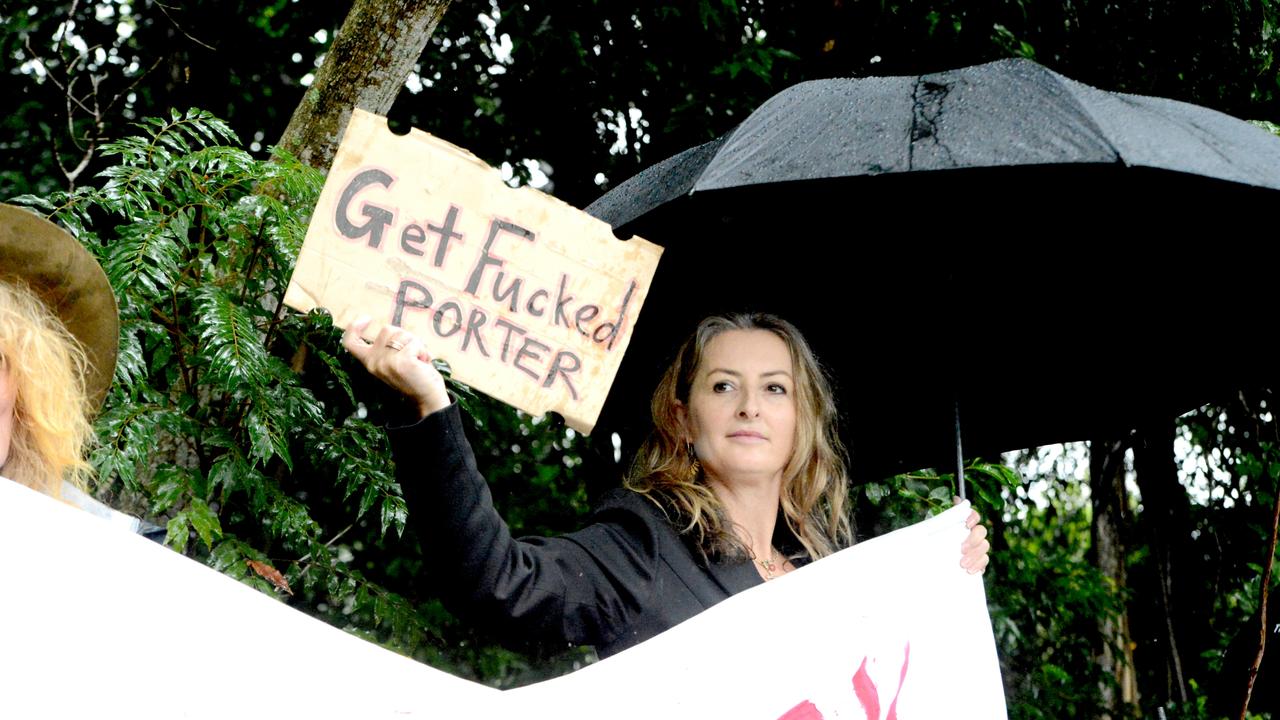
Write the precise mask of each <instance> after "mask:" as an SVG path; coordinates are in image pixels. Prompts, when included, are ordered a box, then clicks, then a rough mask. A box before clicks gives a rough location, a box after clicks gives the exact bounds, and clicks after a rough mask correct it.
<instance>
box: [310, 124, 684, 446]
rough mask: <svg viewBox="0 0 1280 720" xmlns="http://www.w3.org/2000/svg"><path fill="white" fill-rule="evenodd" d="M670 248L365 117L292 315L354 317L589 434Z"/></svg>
mask: <svg viewBox="0 0 1280 720" xmlns="http://www.w3.org/2000/svg"><path fill="white" fill-rule="evenodd" d="M661 254H662V248H660V247H658V246H657V245H654V244H653V243H650V242H648V241H646V240H642V239H640V238H631V239H629V240H625V241H622V240H618V239H617V238H615V237H614V235H613V231H612V230H611V229H610V227H609V226H608V225H607V224H605V223H603V222H601V221H599V220H597V219H595V218H593V217H591V216H590V215H587V214H586V213H584V212H582V211H580V210H578V209H576V208H574V207H571V206H569V205H567V204H565V203H563V202H561V201H559V200H556V199H555V198H552V197H550V196H548V195H545V194H543V193H541V192H538V191H537V190H534V189H532V188H519V189H514V188H511V187H508V186H507V184H506V183H504V182H503V181H502V178H501V176H500V175H499V174H498V171H496V170H494V169H493V168H491V167H489V166H488V165H486V164H484V163H483V162H481V161H480V160H478V159H477V158H475V157H474V156H473V155H471V154H470V153H468V152H467V151H465V150H463V149H461V148H459V147H456V146H454V145H450V144H449V143H446V142H444V141H442V140H439V139H438V138H435V137H432V136H431V135H428V134H427V133H424V132H421V131H419V130H414V131H412V132H410V133H409V134H408V135H404V136H400V135H396V134H394V133H392V132H391V131H390V130H388V128H387V123H386V118H383V117H380V116H378V115H373V114H371V113H367V112H364V111H361V110H356V111H355V112H353V113H352V115H351V121H350V123H349V124H348V125H347V130H346V134H345V135H344V137H343V140H342V145H341V147H339V149H338V154H337V157H336V158H335V159H334V162H333V167H332V168H331V169H330V170H329V177H328V180H327V181H326V182H325V186H324V190H323V191H322V192H321V194H320V201H319V202H318V203H317V205H316V210H315V214H314V215H313V216H312V218H311V225H310V227H309V228H308V229H307V237H306V241H305V242H304V244H303V246H302V251H301V253H300V254H299V256H298V265H297V267H296V268H295V269H294V272H293V278H292V279H291V280H290V282H289V288H288V291H287V292H286V294H285V303H286V304H287V305H289V306H290V307H293V308H295V309H297V310H301V311H303V312H306V311H309V310H312V309H313V308H317V307H323V308H327V309H328V310H329V312H331V313H332V314H333V320H334V324H335V325H338V326H339V327H343V328H345V327H347V326H348V325H349V324H350V323H351V321H352V320H354V319H355V318H356V317H357V316H359V315H369V316H371V317H372V318H373V319H374V321H373V324H372V325H371V326H370V328H369V330H368V331H367V333H368V336H369V337H373V335H374V334H376V333H377V332H378V329H379V328H380V327H381V326H382V325H384V324H388V323H389V324H392V325H398V326H400V327H403V328H405V329H407V330H410V331H412V332H414V333H415V334H417V335H418V336H419V337H421V338H422V339H423V342H424V343H425V344H426V346H427V348H428V350H429V352H430V353H431V355H432V356H433V357H438V358H442V359H444V360H446V361H448V363H449V365H450V367H451V369H452V372H453V377H454V378H455V379H457V380H459V381H460V382H463V383H466V384H467V385H470V386H471V387H474V388H476V389H478V390H481V391H483V392H485V393H487V394H489V395H491V396H493V397H495V398H498V399H499V400H502V401H503V402H506V403H508V404H510V405H514V406H515V407H518V408H520V409H521V410H525V411H527V412H530V413H534V414H541V413H544V412H547V411H548V410H554V411H556V412H558V413H560V414H561V415H563V416H564V418H565V420H566V422H568V424H569V425H570V426H571V427H573V428H574V429H576V430H579V431H581V432H583V433H589V432H590V431H591V429H592V428H593V427H594V426H595V422H596V418H598V417H599V415H600V409H601V407H603V405H604V399H605V397H606V396H607V395H608V393H609V387H610V385H612V384H613V379H614V376H615V375H617V372H618V365H619V364H620V363H621V362H622V356H623V353H625V352H626V349H627V345H628V343H629V342H630V339H631V331H632V329H633V328H634V327H635V323H636V321H637V319H638V318H639V315H640V308H641V306H642V305H643V304H644V300H645V297H646V296H647V295H648V293H649V284H650V281H651V280H652V279H653V273H654V271H655V270H656V269H657V265H658V259H659V257H660V256H661Z"/></svg>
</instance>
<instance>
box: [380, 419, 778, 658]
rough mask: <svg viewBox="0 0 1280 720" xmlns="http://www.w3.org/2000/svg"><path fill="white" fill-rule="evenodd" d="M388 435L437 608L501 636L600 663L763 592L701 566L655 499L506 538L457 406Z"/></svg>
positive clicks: (625, 494)
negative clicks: (437, 590)
mask: <svg viewBox="0 0 1280 720" xmlns="http://www.w3.org/2000/svg"><path fill="white" fill-rule="evenodd" d="M389 435H390V437H391V448H392V454H393V456H394V457H395V461H396V476H397V478H398V480H399V482H400V485H401V487H402V488H403V491H404V495H405V500H406V502H407V503H408V506H409V516H408V522H409V524H410V525H411V526H412V527H413V528H414V529H415V531H416V532H417V533H418V534H419V536H420V537H421V539H422V542H423V543H424V547H425V549H426V551H427V554H428V555H429V556H430V557H431V558H432V562H433V564H432V566H431V571H432V573H433V579H434V580H436V581H437V582H439V583H440V587H441V593H442V599H443V600H444V602H445V604H446V606H448V607H449V609H450V610H451V611H453V612H455V613H457V614H459V615H461V616H463V617H465V618H467V619H468V620H470V621H472V622H479V623H484V624H485V625H486V626H489V627H494V628H496V629H497V630H498V632H499V633H500V637H502V638H510V639H518V640H520V641H521V642H528V641H535V642H541V643H548V644H563V643H572V644H582V645H594V646H596V650H597V651H598V652H599V654H600V655H601V656H602V657H604V656H608V655H612V654H613V653H616V652H618V651H620V650H624V649H626V648H628V647H630V646H632V645H635V644H637V643H640V642H642V641H644V640H647V639H648V638H651V637H653V636H654V635H657V634H658V633H660V632H662V631H663V630H666V629H668V628H670V627H672V626H673V625H675V624H677V623H680V622H682V621H684V620H687V619H689V618H690V617H692V616H694V615H696V614H698V613H699V612H702V611H703V610H705V609H707V608H709V607H711V606H712V605H715V604H716V603H718V602H720V601H721V600H724V599H725V598H727V597H729V596H730V595H733V594H735V593H738V592H741V591H742V590H745V589H747V588H749V587H752V586H754V585H758V584H760V583H761V582H763V580H762V579H761V578H760V575H759V574H758V573H757V572H756V570H755V567H754V566H753V565H752V563H751V562H750V561H749V560H745V559H744V560H737V561H723V562H716V561H713V562H710V563H707V562H704V561H703V560H702V557H701V554H700V553H698V552H697V551H696V550H695V549H693V548H692V547H691V546H690V545H689V544H687V543H686V542H685V540H684V539H683V538H682V537H681V536H680V534H679V533H677V532H676V530H675V528H674V527H673V526H672V525H671V523H670V521H668V519H667V517H666V515H665V514H664V513H663V511H662V510H660V509H659V508H658V507H657V505H656V504H654V502H653V501H651V500H649V499H648V498H646V497H644V496H641V495H639V494H637V493H634V492H631V491H628V490H622V489H619V490H614V491H611V492H610V493H609V494H608V495H607V496H606V498H605V499H604V501H603V502H602V503H601V504H600V506H599V507H598V509H597V510H596V512H595V514H594V516H593V518H592V522H591V524H590V525H588V526H587V527H585V528H583V529H581V530H579V531H577V532H574V533H570V534H568V535H562V536H559V537H552V538H542V537H533V538H521V539H514V538H512V536H511V533H510V531H509V530H508V529H507V525H506V523H505V522H503V520H502V518H500V517H499V516H498V514H497V512H496V511H495V510H494V509H493V503H492V499H491V496H490V494H489V488H488V485H487V484H486V483H485V481H484V478H483V477H482V476H481V475H480V472H479V471H478V470H477V469H476V461H475V456H474V455H473V454H472V451H471V445H470V444H469V443H468V442H467V439H466V435H465V433H464V431H463V423H462V417H461V414H460V412H459V411H458V409H457V405H456V404H455V405H453V406H451V407H449V408H447V409H445V410H441V411H439V412H436V413H433V414H432V415H429V416H428V417H426V418H425V419H423V420H422V422H420V423H417V424H415V425H412V426H410V427H405V428H394V429H391V430H389ZM779 526H780V527H781V528H783V529H784V531H785V527H786V525H785V523H781V522H780V523H779ZM792 542H793V543H794V539H792ZM784 544H785V545H791V544H792V543H784ZM433 584H435V583H433Z"/></svg>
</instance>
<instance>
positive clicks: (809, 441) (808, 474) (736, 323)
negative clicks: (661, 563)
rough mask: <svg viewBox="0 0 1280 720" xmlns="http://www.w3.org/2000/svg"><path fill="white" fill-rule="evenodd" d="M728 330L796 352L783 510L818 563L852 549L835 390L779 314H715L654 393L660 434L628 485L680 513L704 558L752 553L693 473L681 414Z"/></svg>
mask: <svg viewBox="0 0 1280 720" xmlns="http://www.w3.org/2000/svg"><path fill="white" fill-rule="evenodd" d="M729 330H765V331H768V332H771V333H773V334H775V335H777V336H778V337H779V338H781V339H782V341H783V342H785V343H786V345H787V348H788V349H789V350H790V352H791V363H792V366H793V367H794V369H795V374H796V391H797V394H796V420H797V422H796V436H795V444H794V446H793V447H792V451H791V458H790V460H789V461H788V462H787V465H786V467H785V468H784V469H783V484H782V498H781V503H780V507H781V510H782V515H783V517H784V518H785V520H786V523H787V527H788V528H789V529H790V530H791V532H792V534H794V535H795V537H796V539H797V540H798V541H799V542H800V544H801V545H802V546H803V547H804V553H805V554H806V555H808V556H809V558H810V559H813V560H817V559H818V558H822V557H825V556H827V555H830V554H831V553H833V552H835V551H836V550H839V549H841V548H843V547H846V546H848V545H852V544H853V529H852V524H851V523H850V520H849V509H848V505H849V476H848V470H847V465H848V462H847V456H848V454H847V452H846V451H845V448H844V444H843V443H842V442H841V441H840V436H839V434H838V432H837V429H836V417H837V415H836V406H835V399H834V397H833V394H832V391H831V384H830V382H829V381H828V380H827V377H826V374H825V373H824V372H823V370H822V366H821V365H820V364H819V363H818V359H817V357H816V356H815V355H814V354H813V351H812V350H811V349H810V348H809V344H808V343H807V342H806V341H805V339H804V337H803V336H802V335H801V334H800V331H799V330H797V329H796V327H795V326H794V325H792V324H791V323H789V322H787V321H786V320H783V319H782V318H779V317H777V316H774V315H768V314H764V313H741V314H731V315H714V316H711V317H708V318H706V319H705V320H703V321H702V322H701V323H699V324H698V327H697V329H696V330H694V332H693V334H692V335H691V336H690V337H689V339H688V340H686V341H685V343H684V344H683V345H682V346H681V347H680V350H679V352H678V353H677V354H676V359H675V361H674V362H673V363H672V364H671V366H670V367H668V368H667V371H666V373H664V374H663V376H662V380H661V381H660V382H659V383H658V387H657V389H656V390H655V391H654V394H653V400H652V403H651V410H652V413H653V432H652V433H651V434H650V436H649V438H648V439H647V440H646V441H645V443H644V445H642V446H641V447H640V450H639V452H637V453H636V458H635V461H634V462H633V464H632V466H631V471H630V473H629V474H628V477H627V481H626V486H627V487H628V488H630V489H631V490H634V491H636V492H638V493H641V494H642V495H646V496H647V497H649V498H650V499H652V500H654V502H656V503H657V504H658V505H659V507H662V508H663V509H664V510H665V511H667V513H668V515H669V516H670V515H673V514H674V516H675V517H676V518H677V520H676V522H677V523H678V524H681V525H683V526H684V527H683V530H682V531H683V532H685V533H687V534H691V535H692V536H693V537H694V539H695V541H696V543H697V545H698V547H700V548H701V549H702V551H703V553H704V554H705V555H707V556H713V557H714V556H730V557H736V556H741V555H749V554H750V550H749V549H748V548H747V547H746V546H745V545H744V544H743V543H742V541H741V540H740V539H738V537H737V534H736V533H734V532H733V529H732V527H731V526H730V524H729V521H728V519H727V517H726V514H725V509H724V505H723V503H721V502H720V499H719V498H718V497H717V496H716V494H715V492H713V491H712V489H711V487H710V486H708V485H707V484H706V482H705V479H704V478H703V476H702V474H701V473H697V472H694V458H693V456H692V455H691V453H690V452H689V449H688V447H687V443H686V441H685V437H684V433H683V432H682V430H681V423H680V419H679V414H678V410H677V408H678V407H679V406H680V405H684V404H687V403H688V402H689V388H690V387H691V385H692V384H693V380H694V378H695V377H696V375H697V372H698V366H699V364H700V363H701V362H702V357H703V354H704V353H705V351H706V348H707V346H708V345H709V344H710V342H711V340H712V339H713V338H714V337H716V336H717V335H719V334H721V333H723V332H726V331H729Z"/></svg>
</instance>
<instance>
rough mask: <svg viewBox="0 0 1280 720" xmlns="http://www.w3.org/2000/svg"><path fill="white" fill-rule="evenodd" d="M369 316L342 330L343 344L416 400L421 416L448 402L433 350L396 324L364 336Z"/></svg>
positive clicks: (402, 391) (373, 369)
mask: <svg viewBox="0 0 1280 720" xmlns="http://www.w3.org/2000/svg"><path fill="white" fill-rule="evenodd" d="M369 322H370V319H369V316H367V315H362V316H360V317H358V318H356V319H355V320H354V321H353V322H352V323H351V324H350V325H348V326H347V329H346V331H345V332H344V333H342V345H343V347H345V348H346V349H347V350H348V351H349V352H350V353H351V354H352V355H354V356H356V359H357V360H359V361H360V362H361V363H363V364H364V366H365V368H367V369H368V370H369V372H370V373H372V374H373V375H374V377H377V378H378V379H379V380H382V381H383V382H385V383H386V384H388V385H390V386H391V387H393V388H395V389H396V390H399V391H400V392H401V393H403V394H404V395H405V396H406V397H408V398H409V399H411V400H412V401H413V402H415V403H417V406H418V413H419V417H426V416H428V415H430V414H431V413H433V412H435V411H437V410H442V409H444V408H446V407H448V406H449V393H448V391H447V390H445V385H444V377H443V376H442V375H441V374H440V371H439V370H436V367H435V365H433V364H432V362H431V360H432V358H431V354H430V353H429V352H427V348H426V346H425V345H423V344H422V340H421V339H419V338H418V337H417V336H416V335H414V334H413V333H411V332H409V331H408V330H405V329H403V328H398V327H396V326H394V325H384V326H383V327H382V329H381V330H379V331H378V334H377V336H376V337H374V339H373V341H372V342H370V341H368V340H365V339H364V337H363V336H362V333H363V332H364V330H365V328H367V327H369Z"/></svg>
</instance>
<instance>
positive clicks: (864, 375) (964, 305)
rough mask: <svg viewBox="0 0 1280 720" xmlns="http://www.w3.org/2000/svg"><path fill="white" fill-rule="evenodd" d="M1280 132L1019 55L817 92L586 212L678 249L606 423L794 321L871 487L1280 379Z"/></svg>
mask: <svg viewBox="0 0 1280 720" xmlns="http://www.w3.org/2000/svg"><path fill="white" fill-rule="evenodd" d="M1277 191H1280V139H1277V138H1275V137H1272V136H1271V135H1270V134H1269V133H1267V132H1265V131H1263V130H1261V129H1259V128H1256V127H1253V126H1251V125H1249V124H1247V123H1244V122H1242V121H1240V120H1236V119H1234V118H1231V117H1228V116H1226V115H1223V114H1221V113H1218V112H1215V111H1212V110H1208V109H1206V108H1202V107H1198V106H1194V105H1189V104H1186V103H1181V102H1176V101H1173V100H1166V99H1161V98H1151V97H1140V96H1134V95H1123V94H1116V93H1109V92H1104V91H1101V90H1097V89H1094V88H1091V87H1088V86H1086V85H1082V84H1080V83H1077V82H1074V81H1072V80H1069V79H1067V78H1065V77H1062V76H1061V75H1058V74H1056V73H1053V72H1051V71H1049V70H1047V69H1045V68H1043V67H1041V66H1039V65H1037V64H1035V63H1032V62H1029V61H1023V60H1006V61H1000V62H995V63H989V64H986V65H980V66H975V67H969V68H963V69H959V70H953V71H948V72H943V73H938V74H933V75H924V76H918V77H917V76H912V77H888V78H863V79H840V80H820V81H813V82H807V83H802V84H800V85H796V86H794V87H791V88H789V89H787V90H785V91H783V92H781V93H779V94H778V95H775V96H774V97H773V98H771V99H769V100H768V101H767V102H765V103H764V104H763V105H762V106H761V107H760V108H759V109H757V110H756V111H755V112H754V113H752V114H751V115H750V116H749V117H748V118H747V119H746V120H744V121H743V122H742V123H741V124H740V125H739V126H738V127H737V128H735V129H734V130H733V131H731V132H729V133H728V134H726V135H724V136H723V137H721V138H719V139H717V140H714V141H712V142H710V143H707V144H705V145H701V146H698V147H695V148H691V149H689V150H687V151H685V152H683V153H680V154H678V155H676V156H674V157H672V158H669V159H667V160H665V161H663V162H660V163H658V164H657V165H654V166H652V167H650V168H648V169H646V170H644V171H642V172H641V173H639V174H638V175H636V176H635V177H633V178H631V179H630V180H628V181H626V182H625V183H623V184H621V185H619V186H618V187H617V188H615V189H614V190H612V191H610V192H609V193H607V194H605V195H604V196H602V197H601V198H599V199H598V200H597V201H596V202H595V203H593V204H592V205H591V206H590V207H588V208H587V211H588V212H590V213H592V214H594V215H596V216H597V217H599V218H601V219H603V220H605V221H607V222H609V223H610V224H611V225H613V226H614V228H615V230H616V231H617V232H618V234H619V236H620V237H628V236H630V235H632V234H636V235H641V236H643V237H645V238H647V239H649V240H652V241H654V242H656V243H659V244H661V245H663V246H664V247H665V248H666V250H665V254H664V257H663V260H662V262H661V264H660V265H659V268H658V275H657V277H656V278H655V281H654V287H653V289H652V290H651V292H650V295H649V299H648V301H647V303H646V305H645V308H644V310H643V312H642V314H641V316H640V318H639V321H638V323H637V325H636V330H635V333H636V334H635V336H634V338H633V340H632V343H631V347H630V349H629V350H628V354H627V357H626V359H625V360H624V361H623V364H622V367H621V369H620V371H619V375H618V379H617V381H616V382H615V386H614V390H613V392H612V395H611V396H610V399H609V401H608V402H607V404H606V406H605V410H604V414H603V415H602V418H601V425H602V427H607V428H613V429H618V430H622V431H625V432H630V433H634V434H633V435H632V436H633V437H634V436H635V434H638V433H641V432H643V429H644V427H645V425H646V423H647V419H646V418H645V416H644V413H643V409H644V408H645V407H647V404H646V402H645V398H646V396H647V394H648V393H649V392H650V390H651V389H652V388H653V387H654V385H655V383H656V379H657V377H658V375H659V374H660V372H661V369H662V368H663V367H665V365H666V363H667V361H668V360H669V358H670V356H671V354H672V352H673V350H674V348H675V345H676V344H677V343H678V341H679V339H680V338H681V337H683V336H684V335H685V334H687V333H688V332H689V331H690V329H692V327H693V326H694V324H696V322H697V320H698V319H699V318H701V317H702V316H704V315H706V314H708V313H710V312H717V311H725V310H740V309H754V310H763V311H769V312H774V313H777V314H779V315H782V316H784V317H787V318H788V319H790V320H792V321H793V322H795V323H796V324H797V325H798V326H799V327H800V329H801V330H802V331H804V332H805V334H806V336H807V337H808V338H809V339H810V340H811V342H812V343H813V344H814V346H815V350H816V351H817V352H818V354H819V356H820V357H821V358H822V359H823V360H824V362H825V363H826V364H827V365H828V367H829V369H830V370H831V372H832V374H833V376H834V378H835V381H836V383H837V386H838V392H839V394H840V403H841V407H842V416H843V422H844V428H845V430H846V436H847V439H848V440H849V442H850V445H851V447H852V450H853V469H854V473H855V476H857V477H861V478H864V479H871V478H878V477H883V476H885V475H887V474H890V473H893V472H899V471H904V470H910V469H915V468H920V467H938V466H940V465H942V464H943V463H947V462H949V461H950V460H952V459H954V457H955V454H956V450H955V449H954V448H953V442H954V441H955V436H956V432H957V431H956V408H957V407H959V408H960V409H961V413H962V414H963V419H964V425H963V427H964V441H965V445H966V448H967V449H969V450H971V451H973V452H975V453H977V454H990V453H994V452H998V451H1004V450H1009V449H1015V448H1021V447H1032V446H1036V445H1042V444H1048V443H1052V442H1060V441H1066V440H1075V439H1084V438H1087V437H1091V436H1092V437H1096V436H1100V435H1103V434H1111V433H1117V432H1122V431H1125V430H1127V429H1129V428H1132V427H1134V426H1136V425H1137V424H1138V423H1139V422H1141V421H1142V420H1143V419H1144V418H1147V417H1150V418H1163V417H1168V416H1171V415H1175V414H1178V413H1181V412H1184V411H1186V410H1189V409H1191V408H1194V407H1196V406H1197V405H1200V404H1203V403H1205V402H1208V401H1210V400H1212V399H1214V397H1215V396H1216V394H1218V393H1222V392H1228V391H1230V390H1232V389H1234V388H1237V387H1240V386H1242V385H1243V384H1247V383H1252V382H1266V381H1269V380H1272V379H1274V377H1275V372H1274V371H1275V370H1276V369H1277V368H1278V367H1280V363H1276V362H1274V361H1271V360H1270V359H1269V358H1266V357H1264V353H1262V352H1261V348H1262V344H1263V340H1262V339H1263V337H1264V335H1265V331H1266V328H1268V327H1274V325H1275V322H1276V312H1275V311H1276V309H1277V305H1276V302H1275V300H1274V298H1275V291H1274V289H1273V288H1274V282H1275V275H1276V270H1275V268H1276V262H1275V261H1276V259H1277V254H1278V253H1277V251H1276V249H1275V243H1274V242H1273V241H1271V240H1270V239H1269V238H1268V237H1267V235H1266V234H1265V233H1263V232H1262V231H1259V230H1257V229H1255V226H1256V225H1257V221H1258V220H1259V219H1260V218H1262V217H1265V216H1266V215H1268V213H1267V211H1268V210H1269V209H1270V208H1271V207H1273V204H1274V203H1275V202H1276V200H1277V198H1280V195H1277Z"/></svg>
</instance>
